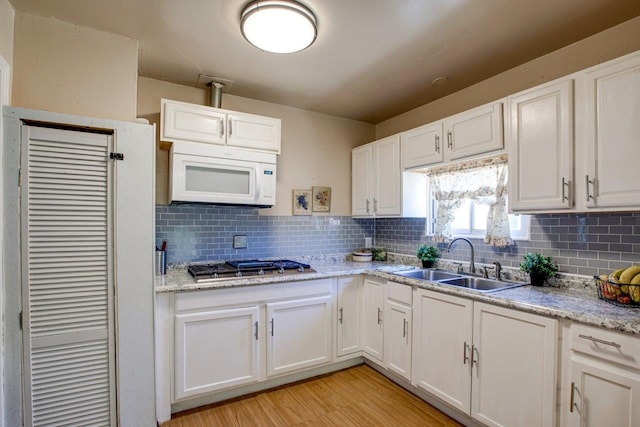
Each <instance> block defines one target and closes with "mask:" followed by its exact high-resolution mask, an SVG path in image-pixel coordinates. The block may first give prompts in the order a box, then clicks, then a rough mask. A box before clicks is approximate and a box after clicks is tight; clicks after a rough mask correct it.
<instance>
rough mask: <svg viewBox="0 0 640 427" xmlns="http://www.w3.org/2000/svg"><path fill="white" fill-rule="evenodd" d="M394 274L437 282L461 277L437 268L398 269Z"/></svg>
mask: <svg viewBox="0 0 640 427" xmlns="http://www.w3.org/2000/svg"><path fill="white" fill-rule="evenodd" d="M394 274H397V275H398V276H403V277H410V278H412V279H422V280H430V281H432V282H437V281H440V280H446V279H455V278H458V277H461V276H460V275H459V274H455V273H451V272H450V271H443V270H437V269H435V268H423V269H421V270H408V271H398V272H396V273H394Z"/></svg>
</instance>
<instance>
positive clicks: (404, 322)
mask: <svg viewBox="0 0 640 427" xmlns="http://www.w3.org/2000/svg"><path fill="white" fill-rule="evenodd" d="M407 326H409V322H408V321H407V319H403V323H402V338H406V337H407V329H408V328H407Z"/></svg>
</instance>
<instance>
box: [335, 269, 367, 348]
mask: <svg viewBox="0 0 640 427" xmlns="http://www.w3.org/2000/svg"><path fill="white" fill-rule="evenodd" d="M361 285H362V279H361V278H360V277H359V276H354V277H342V278H339V279H338V295H337V301H338V304H337V307H336V309H337V316H338V317H337V318H338V328H337V332H338V333H337V337H336V338H337V350H336V353H337V355H338V356H344V355H347V354H352V353H356V352H357V351H359V350H360V288H361Z"/></svg>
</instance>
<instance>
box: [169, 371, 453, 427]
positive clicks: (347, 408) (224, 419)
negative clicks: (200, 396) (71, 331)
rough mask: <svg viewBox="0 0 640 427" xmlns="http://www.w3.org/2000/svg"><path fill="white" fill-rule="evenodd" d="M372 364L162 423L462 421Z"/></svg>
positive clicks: (204, 426)
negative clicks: (405, 388) (394, 381)
mask: <svg viewBox="0 0 640 427" xmlns="http://www.w3.org/2000/svg"><path fill="white" fill-rule="evenodd" d="M460 425H461V424H459V423H457V422H456V421H455V420H453V419H451V418H449V417H448V416H447V415H445V414H443V413H442V412H440V411H438V410H437V409H435V408H434V407H432V406H430V405H429V404H427V403H425V402H424V401H422V400H421V399H419V398H418V397H416V396H414V395H412V394H411V393H409V392H407V391H406V390H404V389H403V388H401V387H399V386H398V385H396V384H394V383H393V382H391V381H390V380H388V379H387V378H385V377H384V376H382V375H380V374H379V373H378V372H376V371H375V370H373V369H372V368H370V367H368V366H366V365H359V366H356V367H353V368H349V369H345V370H343V371H339V372H334V373H332V374H327V375H324V376H322V377H319V378H314V379H311V380H307V381H303V382H299V383H295V384H292V385H288V386H283V387H280V388H277V389H275V390H270V391H265V392H261V393H257V394H254V395H250V396H246V397H242V398H237V399H233V400H230V401H227V402H223V403H218V404H213V405H209V406H205V407H202V408H198V409H193V410H190V411H185V412H181V413H179V414H174V416H173V418H172V419H171V421H168V422H166V423H163V424H162V427H208V426H225V427H227V426H309V427H310V426H314V427H315V426H340V427H343V426H460Z"/></svg>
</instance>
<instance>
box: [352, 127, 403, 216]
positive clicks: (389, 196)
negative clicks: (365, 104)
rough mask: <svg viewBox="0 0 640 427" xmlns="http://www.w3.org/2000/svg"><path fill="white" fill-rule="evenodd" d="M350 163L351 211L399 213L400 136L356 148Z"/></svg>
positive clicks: (400, 189)
mask: <svg viewBox="0 0 640 427" xmlns="http://www.w3.org/2000/svg"><path fill="white" fill-rule="evenodd" d="M351 166H352V169H351V170H352V177H351V182H352V191H351V214H352V215H353V216H400V215H401V211H402V207H401V201H402V181H401V180H402V173H401V171H400V138H399V136H397V135H396V136H391V137H388V138H384V139H381V140H379V141H376V142H372V143H370V144H366V145H363V146H361V147H357V148H354V149H353V151H352V154H351Z"/></svg>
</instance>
